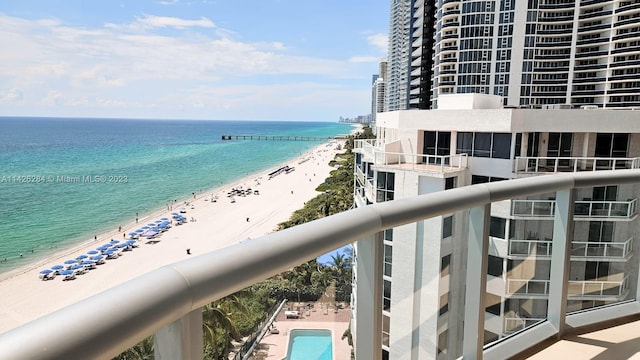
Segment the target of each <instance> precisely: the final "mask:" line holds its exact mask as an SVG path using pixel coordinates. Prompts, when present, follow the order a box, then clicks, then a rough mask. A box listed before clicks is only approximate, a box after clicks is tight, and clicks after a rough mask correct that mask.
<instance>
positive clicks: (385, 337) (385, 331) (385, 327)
mask: <svg viewBox="0 0 640 360" xmlns="http://www.w3.org/2000/svg"><path fill="white" fill-rule="evenodd" d="M389 322H391V319H389V317H388V316H387V315H382V345H384V346H389ZM388 356H389V353H387V359H388V358H389V357H388Z"/></svg>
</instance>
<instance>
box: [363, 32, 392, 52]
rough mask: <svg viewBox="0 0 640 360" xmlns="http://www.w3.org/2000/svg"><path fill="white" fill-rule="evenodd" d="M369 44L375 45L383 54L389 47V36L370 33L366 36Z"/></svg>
mask: <svg viewBox="0 0 640 360" xmlns="http://www.w3.org/2000/svg"><path fill="white" fill-rule="evenodd" d="M367 41H368V42H369V44H371V45H373V46H375V47H376V48H378V49H379V50H380V51H382V52H383V53H384V54H386V53H387V51H388V48H389V36H388V35H387V34H372V35H369V36H367Z"/></svg>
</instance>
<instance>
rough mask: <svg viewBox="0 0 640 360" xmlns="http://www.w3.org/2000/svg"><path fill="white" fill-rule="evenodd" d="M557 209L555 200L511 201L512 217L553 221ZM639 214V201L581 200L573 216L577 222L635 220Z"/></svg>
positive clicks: (577, 202) (575, 206)
mask: <svg viewBox="0 0 640 360" xmlns="http://www.w3.org/2000/svg"><path fill="white" fill-rule="evenodd" d="M555 208H556V202H555V200H522V199H516V200H512V201H511V216H514V217H524V218H542V219H545V218H547V219H551V218H553V216H554V213H555ZM637 212H638V199H628V200H626V201H606V200H603V201H599V200H579V201H576V202H575V205H574V213H573V216H574V218H575V219H576V220H591V219H609V220H633V219H634V218H635V217H636V215H637Z"/></svg>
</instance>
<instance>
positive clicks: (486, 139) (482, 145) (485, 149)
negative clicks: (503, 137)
mask: <svg viewBox="0 0 640 360" xmlns="http://www.w3.org/2000/svg"><path fill="white" fill-rule="evenodd" d="M490 155H491V134H490V133H476V134H475V137H474V141H473V156H476V157H489V156H490Z"/></svg>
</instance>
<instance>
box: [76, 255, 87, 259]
mask: <svg viewBox="0 0 640 360" xmlns="http://www.w3.org/2000/svg"><path fill="white" fill-rule="evenodd" d="M86 258H88V256H87V255H85V254H82V255H78V256H76V260H82V259H86Z"/></svg>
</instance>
